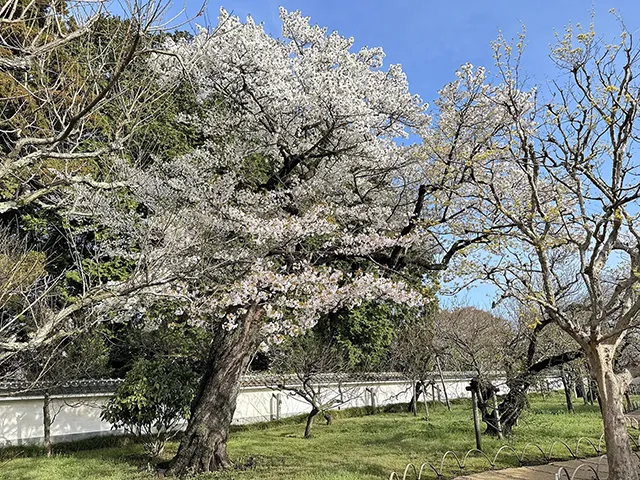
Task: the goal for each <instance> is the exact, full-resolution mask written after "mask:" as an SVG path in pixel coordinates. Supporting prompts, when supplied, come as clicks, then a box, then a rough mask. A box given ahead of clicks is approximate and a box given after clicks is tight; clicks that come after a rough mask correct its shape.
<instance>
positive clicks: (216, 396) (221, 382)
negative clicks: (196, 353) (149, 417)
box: [170, 304, 263, 477]
mask: <svg viewBox="0 0 640 480" xmlns="http://www.w3.org/2000/svg"><path fill="white" fill-rule="evenodd" d="M262 314H263V311H262V308H261V307H259V306H258V305H257V304H253V305H252V306H251V307H250V308H249V309H248V312H247V313H246V314H245V316H244V317H243V318H242V320H241V322H240V325H238V327H237V328H236V329H235V330H233V331H231V332H227V331H224V330H222V331H220V332H219V333H218V334H217V335H216V336H215V338H214V340H213V341H212V343H211V347H210V354H209V360H208V362H207V368H206V371H205V374H204V376H203V378H202V381H201V382H200V387H199V390H198V394H197V395H196V397H195V398H194V400H193V403H192V405H191V417H190V418H189V424H188V425H187V429H186V430H185V433H184V435H183V437H182V440H181V442H180V447H179V448H178V453H177V454H176V456H175V458H174V459H173V461H172V465H171V467H170V471H171V473H172V474H173V475H176V476H178V477H184V476H186V475H187V474H189V473H194V474H198V473H206V472H211V471H215V470H221V469H224V468H228V467H230V466H231V461H230V460H229V456H228V455H227V439H228V436H229V427H230V425H231V421H232V419H233V413H234V411H235V409H236V399H237V396H238V389H239V380H240V376H241V374H242V372H243V371H244V369H245V368H246V366H247V364H248V362H249V360H250V358H251V354H252V353H253V350H254V349H255V348H256V346H257V343H258V333H259V331H260V318H261V317H262Z"/></svg>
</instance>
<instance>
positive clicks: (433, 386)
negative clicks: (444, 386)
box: [431, 380, 436, 407]
mask: <svg viewBox="0 0 640 480" xmlns="http://www.w3.org/2000/svg"><path fill="white" fill-rule="evenodd" d="M435 404H436V382H434V381H433V380H432V381H431V405H432V406H434V407H435Z"/></svg>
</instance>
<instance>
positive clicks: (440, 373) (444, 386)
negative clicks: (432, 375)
mask: <svg viewBox="0 0 640 480" xmlns="http://www.w3.org/2000/svg"><path fill="white" fill-rule="evenodd" d="M436 365H437V367H438V374H439V375H440V382H442V392H443V393H444V401H445V403H446V404H447V409H448V410H449V411H450V410H451V404H450V403H449V396H448V395H447V387H446V385H445V384H444V376H443V375H442V368H441V367H440V359H439V358H438V357H436Z"/></svg>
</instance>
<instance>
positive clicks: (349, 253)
mask: <svg viewBox="0 0 640 480" xmlns="http://www.w3.org/2000/svg"><path fill="white" fill-rule="evenodd" d="M280 17H281V20H282V25H283V28H282V38H281V39H275V38H273V37H271V36H269V35H267V34H266V33H265V32H264V30H263V28H262V26H261V25H256V24H255V23H254V22H253V20H252V19H251V18H248V19H247V20H246V22H244V23H243V22H241V21H240V20H239V19H238V18H235V17H232V16H230V15H228V14H227V13H226V12H225V11H224V10H222V11H221V14H220V20H219V24H218V26H217V27H216V28H215V29H214V30H212V31H211V32H209V31H208V30H204V29H202V30H201V31H200V32H199V33H198V34H197V35H196V36H195V37H194V38H192V39H182V40H175V39H170V40H168V41H167V43H166V44H165V45H164V49H165V50H167V51H169V52H171V53H172V54H173V56H162V57H158V58H157V60H156V63H155V68H157V69H158V70H159V71H161V72H163V73H164V79H165V82H166V84H167V86H171V85H172V82H179V81H184V79H187V80H188V81H189V82H190V84H191V85H193V88H194V89H195V91H196V94H197V96H198V98H199V100H200V105H201V108H199V109H198V111H197V112H186V113H184V114H182V115H181V117H180V119H181V121H182V122H184V123H185V124H187V125H189V126H191V128H193V129H194V130H196V131H197V132H198V133H199V136H200V138H201V139H202V141H201V145H200V146H198V147H197V148H196V149H195V150H194V151H193V152H192V153H190V154H187V155H183V156H181V157H178V158H176V159H174V160H173V161H158V162H155V163H153V164H152V165H149V166H147V167H146V168H147V170H146V172H147V173H146V174H145V175H141V176H139V177H138V178H139V179H140V181H139V184H138V187H137V188H136V189H135V194H136V198H137V202H139V204H140V205H142V206H144V208H143V209H142V210H144V212H145V214H144V218H142V219H138V220H135V218H136V216H135V215H133V216H131V218H127V217H123V216H121V215H113V214H112V213H104V212H112V209H113V208H114V205H115V202H111V201H110V200H108V199H106V200H105V201H104V202H105V203H104V205H103V206H101V207H99V208H98V210H100V211H101V212H103V213H102V214H100V213H98V214H99V215H102V218H103V220H104V221H109V219H111V223H112V224H113V223H114V219H117V221H118V222H121V223H122V226H121V231H122V233H123V234H127V233H128V234H132V232H138V233H136V234H135V236H138V237H145V238H154V241H153V242H151V244H150V245H151V246H153V249H152V250H150V251H149V252H142V253H141V255H144V256H145V258H148V259H150V260H153V261H155V260H156V259H159V258H164V259H165V268H166V269H167V271H171V272H174V274H175V275H176V278H179V280H178V281H176V282H174V283H173V284H172V286H171V288H172V289H173V290H172V294H175V295H176V296H178V297H181V298H182V299H183V300H184V305H185V307H184V308H185V309H189V311H190V315H192V316H193V317H194V318H198V321H199V322H201V323H202V325H205V326H207V327H208V328H211V329H213V330H214V331H215V332H216V333H215V335H214V340H213V342H212V345H211V348H210V351H209V360H208V364H207V368H206V372H205V375H204V377H203V380H202V383H201V385H200V389H199V392H198V393H197V395H196V399H195V401H194V403H193V408H192V413H191V417H190V421H189V425H188V427H187V430H186V432H185V435H184V437H183V439H182V442H181V445H180V448H179V451H178V454H177V456H176V458H175V459H174V462H173V464H172V470H173V472H174V473H175V474H176V475H185V474H186V473H187V472H191V471H196V472H206V471H211V470H216V469H219V468H224V467H227V466H228V465H230V460H229V458H228V455H227V452H226V441H227V436H228V431H229V425H230V423H231V419H232V415H233V411H234V409H235V401H236V396H237V393H238V378H239V375H240V374H241V372H242V371H243V368H244V367H245V366H246V364H247V361H248V360H249V358H250V356H251V354H252V353H253V352H254V351H255V349H256V348H257V347H258V346H259V345H260V344H262V346H263V347H264V348H268V345H269V344H270V343H273V342H276V343H277V342H280V341H282V340H283V339H284V338H286V337H287V336H291V335H298V334H300V333H302V332H304V331H305V330H306V329H308V328H310V327H311V326H312V325H313V324H314V323H315V322H316V321H317V319H318V318H319V316H320V315H322V314H324V313H326V312H329V311H336V310H338V309H343V308H345V307H347V308H348V307H349V306H351V305H357V304H359V303H360V302H362V301H375V300H381V299H382V300H388V301H392V302H401V303H405V304H409V305H412V306H419V305H420V304H422V303H423V302H424V300H423V297H422V294H421V290H422V288H423V285H422V282H421V280H420V279H421V278H422V275H420V274H418V275H416V274H415V273H414V272H412V274H411V275H407V276H406V277H405V276H404V274H403V269H406V268H407V267H408V266H409V265H411V266H412V267H413V268H416V269H418V270H420V271H427V270H428V269H434V268H443V267H444V266H445V265H446V264H447V263H448V262H449V261H450V259H451V257H452V256H453V255H454V253H455V252H456V251H458V250H461V249H462V248H463V247H464V246H465V245H468V244H469V243H471V242H468V243H466V244H463V243H455V242H451V243H448V244H446V245H445V244H444V243H441V244H437V243H434V242H433V238H432V237H431V236H430V234H427V233H426V232H428V231H430V230H429V229H430V228H432V227H433V226H437V225H442V224H444V219H445V218H447V217H448V215H450V214H452V213H453V209H454V208H453V206H452V207H451V213H448V212H442V211H441V210H438V208H439V207H438V204H436V203H435V197H434V199H432V198H431V197H430V196H429V195H428V193H429V191H430V189H431V191H435V190H436V188H431V187H430V186H428V185H426V184H423V181H424V172H425V169H426V168H429V163H428V162H425V159H424V157H422V156H421V154H420V152H417V151H416V150H415V149H414V148H412V147H404V146H401V145H399V144H398V142H397V140H398V139H401V138H406V137H407V135H409V134H410V133H416V134H421V135H422V134H425V132H426V129H427V128H428V125H429V117H428V115H427V114H426V113H425V111H426V105H425V104H424V103H423V102H422V101H421V100H420V99H419V98H418V97H417V96H415V95H412V94H410V92H409V90H408V85H407V79H406V77H405V75H404V74H403V72H402V70H401V68H400V67H399V66H397V65H392V66H389V67H388V68H387V69H386V70H385V69H383V68H382V60H383V52H382V50H381V49H378V48H373V49H368V48H363V49H361V50H359V51H357V52H354V51H352V45H353V40H352V39H348V38H344V37H342V36H340V35H339V34H337V33H335V32H334V33H330V34H329V33H327V31H326V29H323V28H320V27H317V26H314V25H311V24H310V23H309V19H308V18H305V17H303V16H302V15H301V14H300V13H299V12H294V13H289V12H287V11H285V10H284V9H281V10H280ZM434 185H435V183H434ZM105 198H108V197H105ZM432 200H433V201H432ZM110 202H111V203H110ZM93 204H94V205H95V202H94V203H93ZM94 208H95V207H94ZM139 210H140V208H138V211H139ZM152 225H156V226H158V228H155V227H152ZM162 225H164V226H166V228H164V227H162V228H160V226H162ZM160 232H161V233H160ZM164 245H166V246H167V248H164V247H163V246H164ZM177 246H179V247H180V248H176V247H177ZM169 247H170V248H169ZM445 247H446V248H445ZM175 252H180V253H179V254H175ZM416 279H418V280H417V281H416ZM158 295H162V292H157V293H156V294H154V295H153V296H147V297H145V296H140V301H139V302H140V303H139V305H141V304H144V302H146V301H154V299H155V298H158Z"/></svg>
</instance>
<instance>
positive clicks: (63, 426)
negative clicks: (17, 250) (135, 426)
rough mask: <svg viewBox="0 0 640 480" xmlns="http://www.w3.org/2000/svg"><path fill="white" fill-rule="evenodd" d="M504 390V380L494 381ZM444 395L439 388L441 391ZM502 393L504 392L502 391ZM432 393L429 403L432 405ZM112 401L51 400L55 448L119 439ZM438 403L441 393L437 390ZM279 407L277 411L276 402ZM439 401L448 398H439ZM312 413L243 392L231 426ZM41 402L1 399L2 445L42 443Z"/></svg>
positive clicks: (378, 385)
mask: <svg viewBox="0 0 640 480" xmlns="http://www.w3.org/2000/svg"><path fill="white" fill-rule="evenodd" d="M496 383H497V384H501V382H500V380H497V381H496ZM468 384H469V380H468V379H467V378H448V379H446V387H447V393H448V395H449V399H456V398H468V397H469V392H467V391H466V390H465V387H466V386H467V385H468ZM437 387H438V389H440V385H437ZM549 387H550V388H551V389H560V388H562V383H561V382H560V381H559V380H557V379H550V380H549ZM341 390H342V392H343V400H344V403H342V404H340V405H336V406H335V407H334V408H338V409H345V408H349V407H362V406H368V405H372V398H371V395H372V392H373V396H374V398H375V404H376V406H382V405H388V404H393V403H402V402H409V400H410V399H411V393H412V392H411V384H410V383H409V382H402V381H385V382H367V383H360V384H348V385H346V386H344V385H343V386H342V387H341ZM501 391H504V388H502V389H501ZM322 392H323V393H322V395H323V396H325V398H336V397H339V389H338V386H337V385H331V384H328V385H325V386H323V388H322ZM431 393H432V392H431V388H430V387H429V388H428V391H427V397H428V399H429V400H431ZM109 397H110V395H109V394H101V395H74V396H66V397H64V398H58V397H54V398H53V399H52V411H53V413H56V412H57V414H56V417H55V420H54V422H53V425H52V427H51V435H52V437H53V440H54V442H59V441H68V440H77V439H80V438H86V437H90V436H97V435H110V434H117V433H121V432H119V431H116V430H113V429H112V428H111V424H109V423H108V422H104V421H102V420H100V413H101V407H102V405H104V404H105V403H106V402H107V401H108V399H109ZM435 398H436V400H438V390H436V397H435ZM278 399H279V401H280V407H279V411H278V406H277V400H278ZM440 400H441V401H444V395H442V393H440ZM308 411H309V406H308V404H307V403H305V402H304V401H301V400H300V399H299V398H298V397H297V396H295V395H292V394H291V393H286V392H278V391H274V390H272V389H270V388H268V387H244V388H242V389H241V390H240V394H239V396H238V403H237V407H236V411H235V415H234V418H233V423H235V424H243V423H254V422H263V421H269V420H273V419H275V418H277V417H278V416H279V417H280V418H284V417H288V416H292V415H298V414H301V413H306V412H308ZM42 435H43V433H42V398H41V397H0V445H21V444H25V443H37V442H41V441H42Z"/></svg>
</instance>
